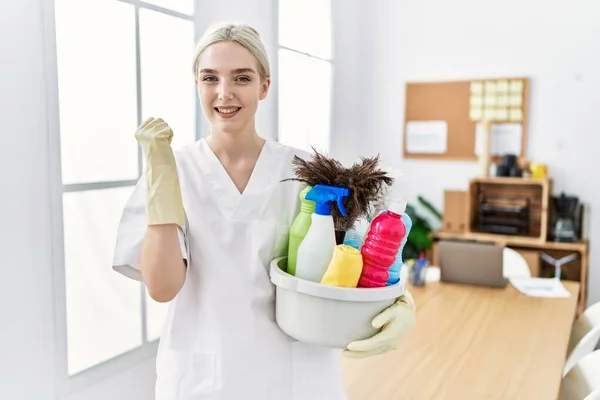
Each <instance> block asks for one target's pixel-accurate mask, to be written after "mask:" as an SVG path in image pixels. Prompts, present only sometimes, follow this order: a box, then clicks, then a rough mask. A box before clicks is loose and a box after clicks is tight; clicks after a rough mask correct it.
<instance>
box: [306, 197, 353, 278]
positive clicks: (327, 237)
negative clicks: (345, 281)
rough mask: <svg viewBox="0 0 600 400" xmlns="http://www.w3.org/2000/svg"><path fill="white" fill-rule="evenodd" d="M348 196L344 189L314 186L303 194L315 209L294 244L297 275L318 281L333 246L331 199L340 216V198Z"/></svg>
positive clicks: (330, 258) (326, 265)
mask: <svg viewBox="0 0 600 400" xmlns="http://www.w3.org/2000/svg"><path fill="white" fill-rule="evenodd" d="M348 195H350V190H349V189H347V188H341V187H334V186H327V185H315V187H313V188H312V189H311V190H309V191H308V193H307V194H306V199H307V200H312V201H314V202H315V203H316V204H315V211H314V213H313V214H312V216H311V224H310V228H308V232H307V233H306V236H305V237H304V240H302V243H300V246H299V247H298V258H297V261H296V271H295V272H296V273H295V275H296V276H297V277H298V278H302V279H306V280H310V281H313V282H320V281H321V279H322V278H323V275H324V274H325V271H327V267H328V265H329V263H330V262H331V260H332V258H333V253H334V250H335V247H336V240H335V226H334V223H333V217H332V216H331V202H332V201H336V202H337V205H338V209H339V210H340V213H341V214H342V216H346V210H345V209H344V204H343V200H344V197H347V196H348Z"/></svg>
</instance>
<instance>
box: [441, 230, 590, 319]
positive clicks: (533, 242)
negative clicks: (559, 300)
mask: <svg viewBox="0 0 600 400" xmlns="http://www.w3.org/2000/svg"><path fill="white" fill-rule="evenodd" d="M431 237H432V238H433V239H437V240H439V239H457V240H473V241H476V242H488V243H490V242H491V243H495V244H497V245H499V246H514V247H524V248H534V249H549V250H563V251H577V252H579V253H580V254H581V276H580V280H579V282H577V283H578V284H579V290H578V296H580V301H579V302H578V305H577V316H579V315H581V314H582V313H583V311H584V310H585V307H586V305H587V285H588V282H587V279H588V268H589V266H588V254H589V241H588V240H582V241H578V242H549V241H545V242H542V241H539V240H537V239H535V238H533V239H528V238H522V237H517V236H515V237H511V236H508V235H496V234H491V233H474V232H448V231H443V230H439V231H434V232H432V233H431ZM568 282H576V281H568Z"/></svg>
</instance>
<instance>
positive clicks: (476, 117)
mask: <svg viewBox="0 0 600 400" xmlns="http://www.w3.org/2000/svg"><path fill="white" fill-rule="evenodd" d="M482 116H483V112H482V110H481V108H478V107H474V108H471V112H470V117H471V121H480V120H481V118H482Z"/></svg>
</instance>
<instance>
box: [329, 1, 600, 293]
mask: <svg viewBox="0 0 600 400" xmlns="http://www.w3.org/2000/svg"><path fill="white" fill-rule="evenodd" d="M372 4H373V6H370V7H365V10H364V21H363V32H364V35H365V36H364V37H363V47H362V53H361V54H362V60H363V64H362V72H361V73H360V74H359V75H357V77H356V79H360V80H362V81H363V82H365V85H366V87H365V90H364V91H363V92H361V94H360V95H361V96H364V98H363V100H362V101H363V104H362V107H363V118H364V119H363V121H362V123H363V127H364V129H365V131H353V134H354V136H353V137H352V138H351V139H349V140H348V143H349V145H348V146H347V147H345V148H342V149H340V148H338V149H336V150H337V151H338V153H337V154H338V155H339V156H355V155H356V154H360V153H362V154H365V155H371V154H376V153H380V154H381V156H382V159H383V160H384V162H385V163H389V164H392V165H396V166H402V168H403V169H404V170H405V171H406V173H407V174H408V176H409V190H410V197H411V198H412V199H414V197H415V196H416V195H424V196H425V197H426V198H428V199H429V200H431V201H432V202H433V203H434V204H435V205H437V206H438V207H440V208H442V207H443V190H444V189H466V182H467V180H468V178H470V177H473V176H475V175H476V174H477V166H476V164H475V163H469V162H432V161H414V160H403V159H402V143H401V142H402V140H401V139H402V125H403V122H404V121H403V110H404V83H405V82H406V81H407V80H436V79H463V78H466V79H471V78H478V77H499V76H529V77H531V78H532V91H531V98H530V104H531V111H530V118H531V119H530V133H529V139H528V148H529V154H528V155H529V156H530V158H532V159H533V160H536V161H540V162H544V163H547V164H548V165H549V172H550V174H551V175H552V177H553V178H554V180H555V190H556V191H557V192H559V191H561V190H564V191H566V192H567V193H572V194H575V195H577V196H579V197H580V198H581V199H582V200H583V201H584V202H586V203H589V204H590V205H591V213H590V217H591V219H590V236H589V237H590V239H592V246H591V259H590V269H591V271H590V276H589V287H590V295H589V302H594V301H599V300H600V267H599V266H598V265H597V264H598V263H600V250H598V245H597V244H596V243H597V241H599V240H600V212H598V211H597V209H598V207H599V206H600V202H599V201H598V200H597V196H598V195H600V180H598V179H596V177H595V172H596V171H595V170H596V168H595V166H597V165H599V164H598V150H597V149H598V148H599V147H600V135H599V133H600V132H599V130H600V112H598V107H599V106H600V72H599V71H600V52H599V51H598V49H599V47H598V46H599V43H600V24H599V23H598V21H600V3H599V2H598V1H596V0H574V1H571V2H568V5H567V3H565V2H558V1H556V2H548V1H543V0H537V1H534V0H529V1H521V0H505V1H481V0H454V1H446V0H419V1H407V0H377V1H374V2H372ZM375 4H376V5H377V6H374V5H375ZM351 118H354V117H351ZM336 133H337V134H338V135H344V137H347V136H348V132H341V131H340V132H336Z"/></svg>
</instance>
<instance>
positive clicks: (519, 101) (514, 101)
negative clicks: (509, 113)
mask: <svg viewBox="0 0 600 400" xmlns="http://www.w3.org/2000/svg"><path fill="white" fill-rule="evenodd" d="M508 103H509V105H510V106H513V107H521V106H522V105H523V98H522V97H521V95H520V94H513V95H512V96H510V98H509V101H508Z"/></svg>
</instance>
